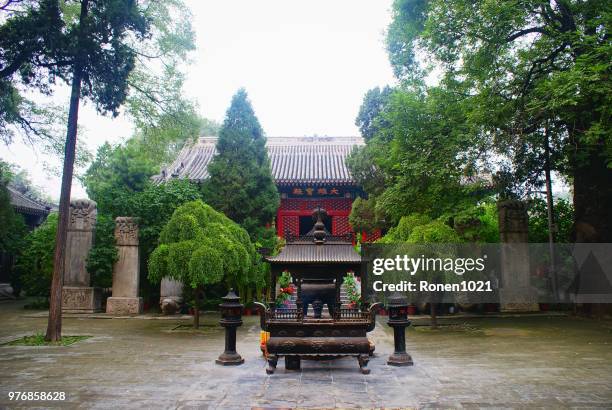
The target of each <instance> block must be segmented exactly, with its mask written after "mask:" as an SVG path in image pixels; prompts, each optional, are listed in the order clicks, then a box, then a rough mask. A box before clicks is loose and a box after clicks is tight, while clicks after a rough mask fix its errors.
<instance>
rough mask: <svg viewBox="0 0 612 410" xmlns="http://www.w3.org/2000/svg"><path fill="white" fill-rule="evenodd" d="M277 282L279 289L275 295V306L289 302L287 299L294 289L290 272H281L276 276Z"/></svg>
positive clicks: (281, 305)
mask: <svg viewBox="0 0 612 410" xmlns="http://www.w3.org/2000/svg"><path fill="white" fill-rule="evenodd" d="M277 282H278V286H279V289H280V291H279V292H278V295H276V301H275V303H276V307H283V306H286V305H287V304H289V299H290V298H291V295H292V293H293V291H294V288H293V278H292V277H291V273H290V272H288V271H284V272H283V273H281V276H280V277H279V278H278V281H277Z"/></svg>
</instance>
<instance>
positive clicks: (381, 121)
mask: <svg viewBox="0 0 612 410" xmlns="http://www.w3.org/2000/svg"><path fill="white" fill-rule="evenodd" d="M392 93H393V89H392V88H391V87H389V86H386V87H384V88H383V89H382V90H381V89H380V88H379V87H376V88H372V89H371V90H369V91H368V92H367V93H366V95H365V97H364V98H363V104H362V105H361V107H360V108H359V114H357V118H356V119H355V125H357V126H358V127H359V131H360V132H361V135H362V136H363V138H364V139H365V140H366V141H368V140H370V139H372V138H373V137H374V135H376V134H377V133H378V132H379V130H381V129H386V128H388V127H389V124H388V123H387V122H386V119H385V117H384V116H383V115H381V113H382V112H383V111H385V110H386V109H387V106H388V104H389V101H390V97H391V94H392Z"/></svg>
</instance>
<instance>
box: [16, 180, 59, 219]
mask: <svg viewBox="0 0 612 410" xmlns="http://www.w3.org/2000/svg"><path fill="white" fill-rule="evenodd" d="M7 188H8V191H9V194H10V196H11V205H12V206H13V208H14V209H15V210H16V211H17V212H21V213H26V214H30V215H48V214H49V211H50V210H51V207H50V206H49V205H47V204H44V203H41V202H38V201H36V200H34V199H32V198H30V197H28V196H26V195H24V194H22V193H21V192H19V191H17V190H16V189H15V188H13V187H11V186H10V185H9V186H7Z"/></svg>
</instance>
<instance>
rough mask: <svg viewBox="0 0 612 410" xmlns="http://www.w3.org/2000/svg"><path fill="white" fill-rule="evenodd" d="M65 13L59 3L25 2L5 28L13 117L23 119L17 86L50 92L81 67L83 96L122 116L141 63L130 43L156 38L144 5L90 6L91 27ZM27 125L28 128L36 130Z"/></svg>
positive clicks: (0, 39)
mask: <svg viewBox="0 0 612 410" xmlns="http://www.w3.org/2000/svg"><path fill="white" fill-rule="evenodd" d="M81 6H82V3H81ZM65 11H66V9H62V8H60V2H59V1H57V0H44V1H40V2H35V3H33V2H25V3H24V4H23V8H21V9H19V10H16V11H14V12H12V13H11V15H9V17H8V18H7V19H6V20H5V21H4V23H3V24H2V26H0V50H2V53H0V67H2V69H0V82H2V83H3V84H4V86H5V87H8V88H9V91H10V92H11V94H12V95H14V97H13V98H12V99H11V102H12V105H11V108H12V110H11V112H12V113H13V117H15V116H22V114H23V111H22V110H20V107H19V105H18V101H19V97H18V94H21V93H20V92H19V91H18V88H17V85H21V86H24V87H28V88H32V89H38V90H39V91H41V92H43V93H49V92H51V90H52V89H51V86H52V84H53V83H54V82H55V81H56V79H61V80H63V81H65V82H70V80H71V78H72V74H73V71H74V69H75V67H77V66H78V70H79V71H80V72H81V73H82V76H83V81H84V84H85V86H84V87H83V88H82V90H81V96H82V97H87V98H90V99H91V100H92V101H93V102H94V104H95V105H96V108H97V109H98V110H99V111H100V112H110V113H113V114H114V115H117V114H118V109H119V107H120V106H121V104H122V103H123V101H124V100H125V98H126V95H127V87H128V81H127V80H128V76H129V74H130V72H131V71H132V69H133V68H134V65H135V58H136V52H135V51H134V50H133V49H132V47H131V46H130V41H134V42H135V43H136V42H138V41H141V40H143V39H145V38H147V36H148V35H149V33H150V25H149V23H150V21H149V19H148V18H147V17H146V16H145V15H144V13H143V10H142V9H141V8H140V6H139V4H138V3H137V2H127V3H126V2H124V1H120V0H109V1H105V2H89V4H88V10H87V14H86V17H85V18H86V19H87V23H86V24H82V23H83V19H82V18H78V19H77V18H73V19H70V20H67V18H69V16H67V15H65V14H64V13H65ZM79 13H80V11H79ZM81 14H83V13H81ZM16 102H17V103H16ZM0 113H4V110H0ZM13 117H10V118H8V120H9V121H10V120H14V118H13ZM22 118H23V116H22ZM24 120H25V122H26V127H27V124H30V125H32V124H31V123H30V122H29V121H28V119H24Z"/></svg>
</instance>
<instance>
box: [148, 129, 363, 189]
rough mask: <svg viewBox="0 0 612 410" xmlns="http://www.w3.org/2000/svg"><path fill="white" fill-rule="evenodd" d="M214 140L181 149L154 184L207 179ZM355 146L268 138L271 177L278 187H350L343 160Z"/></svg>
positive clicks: (349, 141)
mask: <svg viewBox="0 0 612 410" xmlns="http://www.w3.org/2000/svg"><path fill="white" fill-rule="evenodd" d="M215 143H216V138H214V137H202V138H200V139H199V140H198V142H197V143H196V144H194V145H192V146H188V147H186V148H184V149H183V150H182V151H181V152H180V153H179V155H178V157H177V158H176V160H175V161H174V162H173V163H172V164H171V165H170V166H168V167H167V168H165V169H164V170H162V172H161V174H160V175H156V176H155V177H153V179H154V180H155V181H156V182H164V181H168V180H170V179H172V178H187V179H189V180H192V181H202V180H204V179H206V178H208V169H207V167H208V164H209V163H210V161H212V158H213V157H214V155H215ZM356 145H363V140H362V139H361V138H359V137H270V138H268V140H267V147H268V155H269V157H270V163H271V167H272V175H273V177H274V180H275V181H276V183H277V184H292V183H335V184H353V183H354V180H353V178H352V176H351V174H350V171H349V169H348V168H347V166H346V157H347V156H348V155H349V154H350V152H351V150H352V149H353V147H354V146H356Z"/></svg>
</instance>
